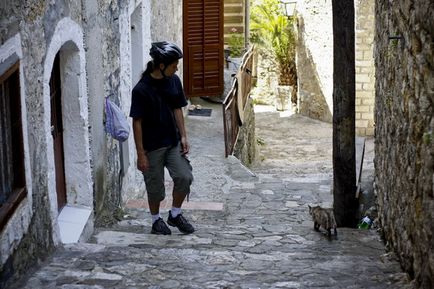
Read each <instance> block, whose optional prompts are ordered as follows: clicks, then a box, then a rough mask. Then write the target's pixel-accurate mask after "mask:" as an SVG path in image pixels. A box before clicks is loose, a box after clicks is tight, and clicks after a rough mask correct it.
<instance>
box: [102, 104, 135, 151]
mask: <svg viewBox="0 0 434 289" xmlns="http://www.w3.org/2000/svg"><path fill="white" fill-rule="evenodd" d="M105 113H106V121H105V129H106V132H107V133H109V134H110V135H111V136H112V138H114V139H116V140H118V141H120V142H124V141H126V140H127V139H128V136H129V135H130V126H129V124H128V120H127V118H126V116H125V114H124V113H123V111H122V110H121V109H120V108H119V107H118V106H117V105H116V104H115V103H114V102H112V101H110V100H109V99H108V97H106V99H105Z"/></svg>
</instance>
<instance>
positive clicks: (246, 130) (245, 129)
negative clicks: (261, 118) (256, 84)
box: [234, 97, 258, 166]
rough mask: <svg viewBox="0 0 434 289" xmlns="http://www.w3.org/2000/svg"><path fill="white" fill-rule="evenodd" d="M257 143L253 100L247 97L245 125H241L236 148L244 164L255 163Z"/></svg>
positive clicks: (235, 153) (236, 152)
mask: <svg viewBox="0 0 434 289" xmlns="http://www.w3.org/2000/svg"><path fill="white" fill-rule="evenodd" d="M257 149H258V147H257V144H256V135H255V112H254V110H253V100H252V99H251V98H250V97H249V98H247V103H246V108H245V110H244V120H243V125H242V126H241V127H240V131H239V134H238V139H237V143H236V144H235V148H234V156H235V157H236V158H237V159H239V160H240V161H241V162H242V163H243V164H244V165H246V166H250V165H252V164H253V163H254V161H255V158H256V154H257Z"/></svg>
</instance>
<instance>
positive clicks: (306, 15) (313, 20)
mask: <svg viewBox="0 0 434 289" xmlns="http://www.w3.org/2000/svg"><path fill="white" fill-rule="evenodd" d="M354 2H355V40H356V47H355V48H356V134H357V135H359V136H373V135H374V121H373V120H374V98H375V96H374V85H375V79H374V72H375V69H374V57H373V38H374V27H375V26H374V21H375V19H374V6H375V5H374V1H373V0H356V1H354ZM331 5H332V1H331V0H326V1H317V0H299V1H298V2H297V7H296V9H297V20H298V25H297V26H298V27H297V28H298V29H297V30H298V43H297V74H298V111H299V113H300V114H303V115H306V116H309V117H312V118H315V119H319V120H322V121H327V122H331V121H332V115H333V25H332V6H331Z"/></svg>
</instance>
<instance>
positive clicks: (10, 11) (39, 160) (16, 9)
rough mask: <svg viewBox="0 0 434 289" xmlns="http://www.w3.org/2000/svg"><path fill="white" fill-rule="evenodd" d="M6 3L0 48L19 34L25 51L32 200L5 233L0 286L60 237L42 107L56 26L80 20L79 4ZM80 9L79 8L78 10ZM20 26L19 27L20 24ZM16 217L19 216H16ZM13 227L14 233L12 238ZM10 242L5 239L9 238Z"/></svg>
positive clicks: (24, 90)
mask: <svg viewBox="0 0 434 289" xmlns="http://www.w3.org/2000/svg"><path fill="white" fill-rule="evenodd" d="M22 2H23V1H7V2H5V1H3V2H2V3H1V5H0V15H1V17H0V19H1V22H0V24H1V25H0V40H1V43H0V45H1V46H0V49H3V45H4V44H5V43H6V42H7V41H8V40H10V39H11V38H12V37H14V35H16V34H17V33H19V35H20V41H19V45H20V46H21V50H22V59H21V66H20V68H21V69H22V76H21V77H20V82H21V85H22V91H21V93H22V94H23V95H22V97H23V96H24V97H25V101H24V103H23V107H22V109H24V110H25V112H24V114H23V116H25V119H23V124H24V126H23V134H24V135H25V139H27V140H28V147H27V148H26V146H25V150H26V149H27V151H26V152H25V154H26V156H25V158H27V156H28V160H27V161H26V163H27V164H28V166H29V167H30V168H29V172H30V173H28V174H29V175H27V176H26V180H27V182H28V184H27V186H28V188H31V190H30V191H29V194H31V195H30V196H28V198H27V200H26V201H24V202H23V203H22V204H21V205H20V206H19V208H18V210H17V211H16V213H15V214H21V213H22V215H21V216H19V217H17V218H16V217H12V219H11V220H10V221H9V223H8V224H7V228H6V230H4V231H2V232H1V244H2V247H1V254H2V256H1V261H2V263H1V266H0V284H3V282H4V281H5V280H6V279H8V278H9V277H10V276H11V275H12V274H19V273H22V272H24V271H25V270H26V266H27V265H28V264H31V263H32V262H36V261H37V260H38V259H39V258H40V257H41V256H43V255H45V254H47V253H49V252H50V251H51V250H52V248H53V246H54V244H55V242H56V241H57V240H56V239H57V234H56V233H55V226H56V224H53V223H52V222H53V219H52V215H51V214H50V210H51V205H50V202H49V196H48V194H47V191H48V190H47V188H48V184H49V174H50V173H51V172H50V168H49V160H48V159H47V151H48V146H49V144H47V138H46V135H47V128H46V126H45V117H46V113H47V112H46V107H44V85H47V84H46V83H44V73H43V71H44V63H45V62H46V53H47V49H48V46H49V44H50V43H51V42H52V41H53V39H52V38H53V34H54V30H55V28H56V24H57V23H58V22H59V21H60V20H61V19H62V18H64V17H65V16H69V17H70V19H72V20H73V21H75V22H81V18H80V16H79V13H77V9H78V8H79V7H80V3H66V2H65V1H57V2H58V3H56V5H54V4H53V3H52V2H50V1H43V2H41V1H26V3H25V5H24V3H22ZM77 6H78V7H77ZM18 23H19V25H18ZM15 216H17V215H15ZM10 229H12V230H13V231H14V234H9V233H8V232H10ZM6 238H7V239H8V240H9V241H7V239H6Z"/></svg>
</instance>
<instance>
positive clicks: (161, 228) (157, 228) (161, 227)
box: [151, 218, 172, 235]
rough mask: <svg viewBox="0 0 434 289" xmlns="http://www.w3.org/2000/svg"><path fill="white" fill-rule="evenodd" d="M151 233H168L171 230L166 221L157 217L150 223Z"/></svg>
mask: <svg viewBox="0 0 434 289" xmlns="http://www.w3.org/2000/svg"><path fill="white" fill-rule="evenodd" d="M151 234H156V235H170V234H172V232H171V231H170V229H169V227H167V225H166V223H164V221H163V219H161V218H159V219H158V220H156V221H155V222H154V223H153V224H152V231H151Z"/></svg>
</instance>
